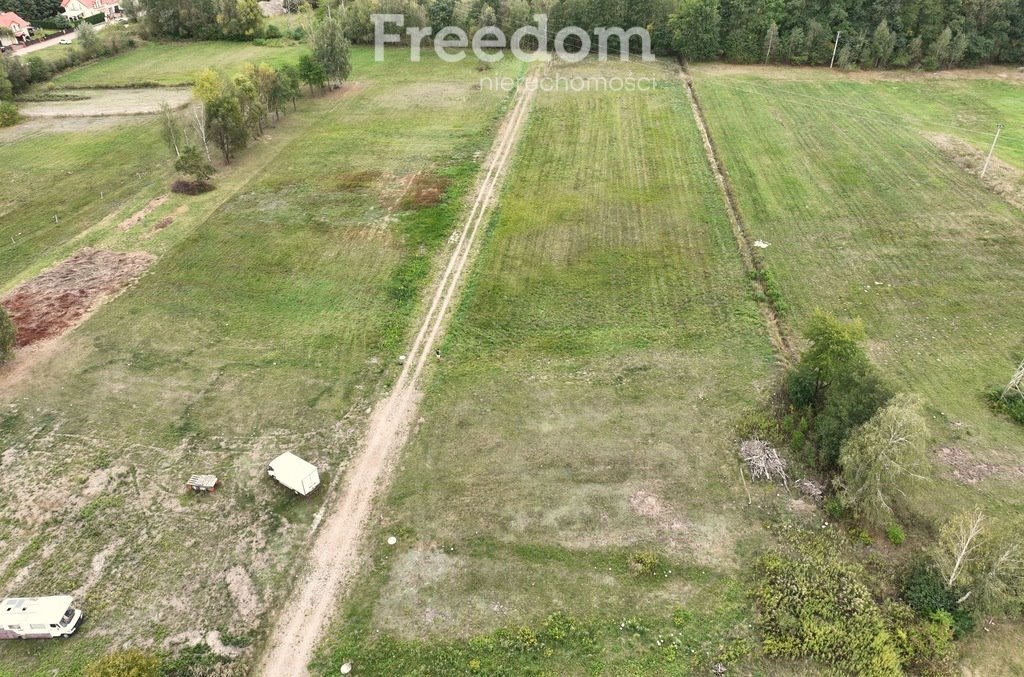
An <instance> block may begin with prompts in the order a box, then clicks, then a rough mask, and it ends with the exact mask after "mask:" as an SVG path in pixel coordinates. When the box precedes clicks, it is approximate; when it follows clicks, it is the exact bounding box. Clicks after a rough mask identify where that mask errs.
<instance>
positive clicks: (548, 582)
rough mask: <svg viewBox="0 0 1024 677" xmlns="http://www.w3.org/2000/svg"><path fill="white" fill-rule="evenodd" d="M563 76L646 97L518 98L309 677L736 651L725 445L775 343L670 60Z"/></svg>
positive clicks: (738, 550) (648, 667)
mask: <svg viewBox="0 0 1024 677" xmlns="http://www.w3.org/2000/svg"><path fill="white" fill-rule="evenodd" d="M558 68H559V69H561V70H560V72H559V74H564V75H566V76H568V77H573V76H580V77H582V78H584V79H588V78H591V77H592V76H625V75H628V74H632V75H641V76H650V77H653V78H655V79H656V80H657V82H658V88H657V89H656V90H654V91H651V92H632V93H612V92H601V91H589V92H577V93H566V92H558V93H555V92H541V93H538V95H537V98H536V101H535V110H534V112H533V114H532V115H531V119H530V124H529V126H528V128H527V130H526V136H525V137H524V139H523V143H522V145H521V147H520V150H519V151H518V153H517V157H516V160H515V163H514V165H513V168H512V173H511V174H510V176H509V179H508V182H507V184H506V188H505V191H504V193H503V195H502V199H501V203H500V205H499V211H498V214H497V215H496V217H495V219H494V220H493V222H492V225H491V228H490V230H489V231H488V234H487V237H486V238H485V240H484V244H483V249H482V252H481V255H480V258H479V261H478V264H477V265H476V267H475V270H474V272H473V274H472V276H471V278H470V282H469V283H468V287H467V292H466V294H465V295H464V298H463V301H462V302H461V304H460V307H459V310H458V312H457V314H456V316H455V320H454V322H453V324H452V328H451V330H450V331H449V333H448V337H447V339H446V340H445V343H444V345H443V347H442V354H443V358H444V359H443V362H441V363H440V365H439V366H438V367H437V373H436V376H435V377H434V378H433V379H432V380H431V385H430V387H429V389H428V391H427V393H426V395H425V399H424V402H423V405H422V409H421V410H422V417H423V420H422V421H421V423H420V426H419V428H418V430H417V431H416V432H415V434H414V435H413V437H412V439H411V441H410V444H409V448H408V449H407V450H406V451H405V452H403V454H402V458H401V461H400V462H399V466H398V468H397V469H396V475H395V479H394V483H393V486H392V488H391V489H390V490H389V493H388V495H387V498H386V501H385V503H384V506H383V509H382V515H381V520H380V523H379V524H378V525H377V526H376V528H375V529H374V534H375V537H374V538H373V539H372V543H373V546H372V547H371V548H370V551H369V555H370V556H371V557H372V560H373V566H372V567H368V568H367V569H365V570H364V572H363V574H362V575H361V577H360V578H359V580H358V581H357V582H356V584H355V585H354V586H353V588H352V593H351V595H350V598H349V599H348V600H347V601H346V604H345V612H344V615H343V616H342V618H340V619H339V620H338V621H337V622H336V624H335V626H334V627H335V628H336V633H335V634H333V635H332V638H331V639H330V640H328V641H327V642H326V643H325V646H324V648H323V652H322V653H321V655H320V658H319V659H318V661H317V662H316V663H315V664H314V670H315V672H316V673H317V674H324V675H327V674H336V673H337V670H338V668H339V667H340V665H341V664H342V663H343V662H345V661H347V660H351V661H353V662H354V664H355V665H356V669H358V670H360V671H361V672H362V673H366V674H408V673H409V672H411V671H414V670H420V671H424V672H428V673H432V674H451V673H455V672H460V671H464V670H466V669H471V670H479V671H480V672H481V673H482V674H488V673H492V672H498V673H514V672H523V673H533V672H547V673H552V674H581V673H587V672H597V673H608V674H613V673H614V674H621V673H625V672H629V671H633V672H642V673H645V674H647V673H656V672H658V671H665V670H675V669H678V670H680V671H683V670H685V669H686V667H687V666H696V663H695V662H691V661H702V660H704V659H705V658H706V653H705V652H706V651H711V650H712V649H713V648H714V647H717V646H718V645H719V643H720V642H726V643H728V642H729V641H732V640H733V639H736V640H742V637H743V636H745V633H746V630H742V629H740V630H738V629H737V627H738V625H739V624H740V621H741V619H742V618H743V616H744V614H745V613H746V612H747V611H748V610H747V609H745V606H746V602H745V600H744V598H743V593H742V585H741V583H740V580H739V571H738V562H739V561H740V560H741V559H742V558H743V557H744V554H745V553H747V552H748V551H749V550H751V549H756V548H757V547H758V546H759V544H761V543H762V542H763V540H764V538H765V534H764V532H763V531H762V529H761V528H760V526H759V524H758V522H757V520H756V519H751V517H750V515H749V514H747V513H746V504H747V499H746V495H745V493H744V490H743V488H742V486H741V484H740V481H739V477H738V476H737V475H736V473H735V462H734V456H735V452H734V450H733V449H732V445H731V442H730V441H729V439H730V436H731V428H732V425H733V422H734V419H735V417H737V416H738V415H739V414H740V413H741V412H743V411H745V410H746V409H748V408H749V407H750V406H753V404H754V402H756V401H757V399H758V398H759V397H760V396H761V394H763V393H764V391H765V390H766V389H767V386H768V383H769V382H770V374H771V373H772V372H773V370H774V368H775V364H776V360H775V357H774V355H773V352H772V348H771V343H770V341H769V339H768V337H767V335H766V331H765V329H764V325H763V324H762V319H761V316H760V313H759V311H758V308H757V304H756V302H755V301H754V299H753V298H752V293H751V290H750V287H749V285H748V284H747V282H746V280H745V275H744V269H743V265H742V261H741V260H740V257H739V256H738V254H737V249H736V242H735V239H734V237H733V234H732V229H731V225H730V223H729V220H728V218H727V216H726V214H725V212H724V209H723V207H722V198H721V193H720V192H719V190H718V188H717V186H716V183H715V178H714V176H713V174H712V172H711V170H710V167H709V166H708V162H707V158H706V155H705V153H704V148H703V142H702V139H701V136H700V133H699V130H698V128H697V125H696V123H695V122H694V120H693V116H692V115H691V114H690V107H689V104H688V102H687V98H686V93H685V91H684V89H683V86H682V83H681V81H680V80H679V78H678V74H677V71H676V69H675V68H674V67H673V66H672V65H671V64H667V63H665V64H657V65H638V64H635V63H634V64H618V63H607V64H599V63H596V62H586V63H584V64H580V65H576V66H571V67H570V66H560V67H558ZM389 535H394V536H396V538H397V541H398V544H397V545H395V546H388V545H386V539H387V537H388V536H389ZM557 613H562V614H564V616H559V617H558V618H571V619H573V620H571V621H564V622H565V625H561V623H563V621H562V620H556V621H552V622H554V623H556V624H558V627H559V628H561V629H560V630H559V631H558V632H559V633H561V632H563V631H564V632H566V635H565V636H562V639H559V640H557V641H556V640H550V642H551V643H549V644H544V646H545V647H549V648H550V649H551V651H550V652H548V651H547V650H546V649H544V650H542V649H539V648H536V647H538V646H540V642H541V641H544V642H548V641H549V640H548V639H543V640H542V639H538V638H537V637H538V636H540V635H543V634H544V633H545V632H547V631H546V630H544V629H543V628H545V627H550V623H548V622H547V621H546V620H545V619H549V617H551V616H552V614H557ZM641 626H642V629H641V630H637V629H636V628H638V627H641ZM502 628H508V629H509V630H508V632H509V634H507V635H505V634H501V632H503V631H502V630H501V629H502ZM520 628H521V629H520ZM582 628H586V632H584V634H586V635H587V636H588V637H592V639H593V642H594V643H590V640H586V641H584V640H582V639H580V635H579V634H578V633H579V632H580V630H581V629H582ZM496 632H497V633H499V634H495V633H496ZM590 633H592V634H590ZM635 633H636V634H635ZM513 636H514V637H517V638H521V639H522V642H523V643H522V645H521V646H522V650H521V651H519V650H517V649H516V648H515V647H518V646H520V644H517V642H519V641H520V640H518V639H514V638H512V637H513ZM545 636H546V635H545ZM659 636H660V637H661V638H662V639H664V640H665V641H666V642H671V643H676V644H674V646H678V647H679V650H678V658H677V660H678V663H676V664H674V665H673V664H671V663H670V662H668V660H669V659H668V658H667V654H665V653H663V651H662V649H660V648H657V645H656V642H658V641H660V640H659V639H658V637H659ZM531 637H534V640H533V641H535V642H536V644H530V642H531V640H530V638H531ZM507 642H511V645H512V647H513V648H509V645H508V644H506V643H507ZM666 646H667V645H666ZM691 650H692V652H693V653H691ZM674 651H675V649H673V652H674ZM684 654H685V656H684ZM694 656H699V658H694ZM673 660H675V659H673Z"/></svg>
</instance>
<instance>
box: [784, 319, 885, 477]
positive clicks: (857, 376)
mask: <svg viewBox="0 0 1024 677" xmlns="http://www.w3.org/2000/svg"><path fill="white" fill-rule="evenodd" d="M804 335H805V336H806V338H807V339H808V340H809V341H810V342H811V347H810V348H808V349H807V350H806V351H805V352H804V353H803V355H801V357H800V362H799V363H798V364H797V366H796V367H795V368H794V369H792V370H791V371H790V372H789V373H788V374H787V375H786V380H785V383H784V384H783V395H784V399H785V400H786V402H787V403H788V404H789V406H790V408H791V409H793V410H796V411H797V412H801V417H806V418H807V419H808V420H809V421H810V423H811V424H810V426H809V428H810V429H809V430H807V431H804V430H801V436H800V440H799V441H800V445H799V446H800V447H803V446H804V445H805V444H806V443H807V441H808V438H809V441H810V442H811V443H812V444H813V446H814V449H815V453H814V455H813V456H812V457H811V458H809V459H808V460H809V461H810V462H811V463H812V464H813V465H814V466H815V467H817V468H818V469H819V470H821V471H822V472H827V473H835V472H837V471H838V470H839V452H840V449H841V448H842V445H843V442H845V441H846V439H847V438H848V437H849V436H850V434H851V433H852V432H853V431H854V430H856V429H857V428H858V427H859V426H861V425H863V424H864V423H866V422H867V421H868V420H869V419H870V418H871V417H872V416H874V415H875V413H876V412H877V411H878V410H879V409H880V408H881V407H883V406H884V405H885V404H886V402H888V401H889V399H890V398H891V397H892V391H891V389H890V388H889V387H888V385H887V384H886V383H885V380H884V379H883V378H882V376H881V374H879V373H878V370H877V369H875V367H874V366H873V365H872V364H871V362H870V361H869V360H868V357H867V354H866V353H865V352H864V349H863V347H862V346H861V343H862V341H863V340H864V338H865V334H864V328H863V326H862V324H861V323H860V321H857V320H854V321H850V322H843V321H840V320H838V319H836V318H834V317H832V316H830V315H827V314H825V313H821V312H818V313H815V314H814V316H813V317H812V318H811V320H810V322H809V323H808V327H807V330H806V331H805V333H804ZM798 451H799V449H798Z"/></svg>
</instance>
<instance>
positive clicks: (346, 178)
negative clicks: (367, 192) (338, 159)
mask: <svg viewBox="0 0 1024 677" xmlns="http://www.w3.org/2000/svg"><path fill="white" fill-rule="evenodd" d="M381 175H382V172H380V171H378V170H376V169H365V170H363V171H361V172H346V173H345V174H342V175H341V176H339V177H338V182H337V184H336V185H337V187H338V190H362V189H365V188H369V187H370V186H372V185H373V184H374V183H375V182H376V181H377V179H379V178H380V177H381Z"/></svg>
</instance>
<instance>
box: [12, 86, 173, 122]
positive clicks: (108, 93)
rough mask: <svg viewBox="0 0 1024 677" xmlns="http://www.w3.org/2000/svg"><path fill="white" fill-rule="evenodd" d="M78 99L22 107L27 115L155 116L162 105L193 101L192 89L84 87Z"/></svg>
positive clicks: (58, 116)
mask: <svg viewBox="0 0 1024 677" xmlns="http://www.w3.org/2000/svg"><path fill="white" fill-rule="evenodd" d="M75 94H77V95H78V97H76V98H75V99H73V100H72V99H64V100H59V101H40V102H35V103H26V104H24V105H23V106H21V108H20V109H19V110H20V112H21V114H22V115H24V116H25V117H27V118H53V117H57V118H62V117H65V118H66V117H70V118H77V117H95V116H99V117H102V116H105V115H117V116H124V115H152V114H154V113H159V112H160V106H161V105H162V104H167V105H168V106H170V107H171V108H184V107H185V106H187V105H188V104H189V102H191V101H192V91H191V89H189V88H178V87H147V88H143V89H127V88H126V89H81V90H76V91H75Z"/></svg>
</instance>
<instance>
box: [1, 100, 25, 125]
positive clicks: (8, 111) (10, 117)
mask: <svg viewBox="0 0 1024 677" xmlns="http://www.w3.org/2000/svg"><path fill="white" fill-rule="evenodd" d="M20 119H21V116H20V115H18V107H17V106H15V105H14V104H13V103H11V102H10V101H0V127H10V126H11V125H16V124H18V121H19V120H20Z"/></svg>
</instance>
